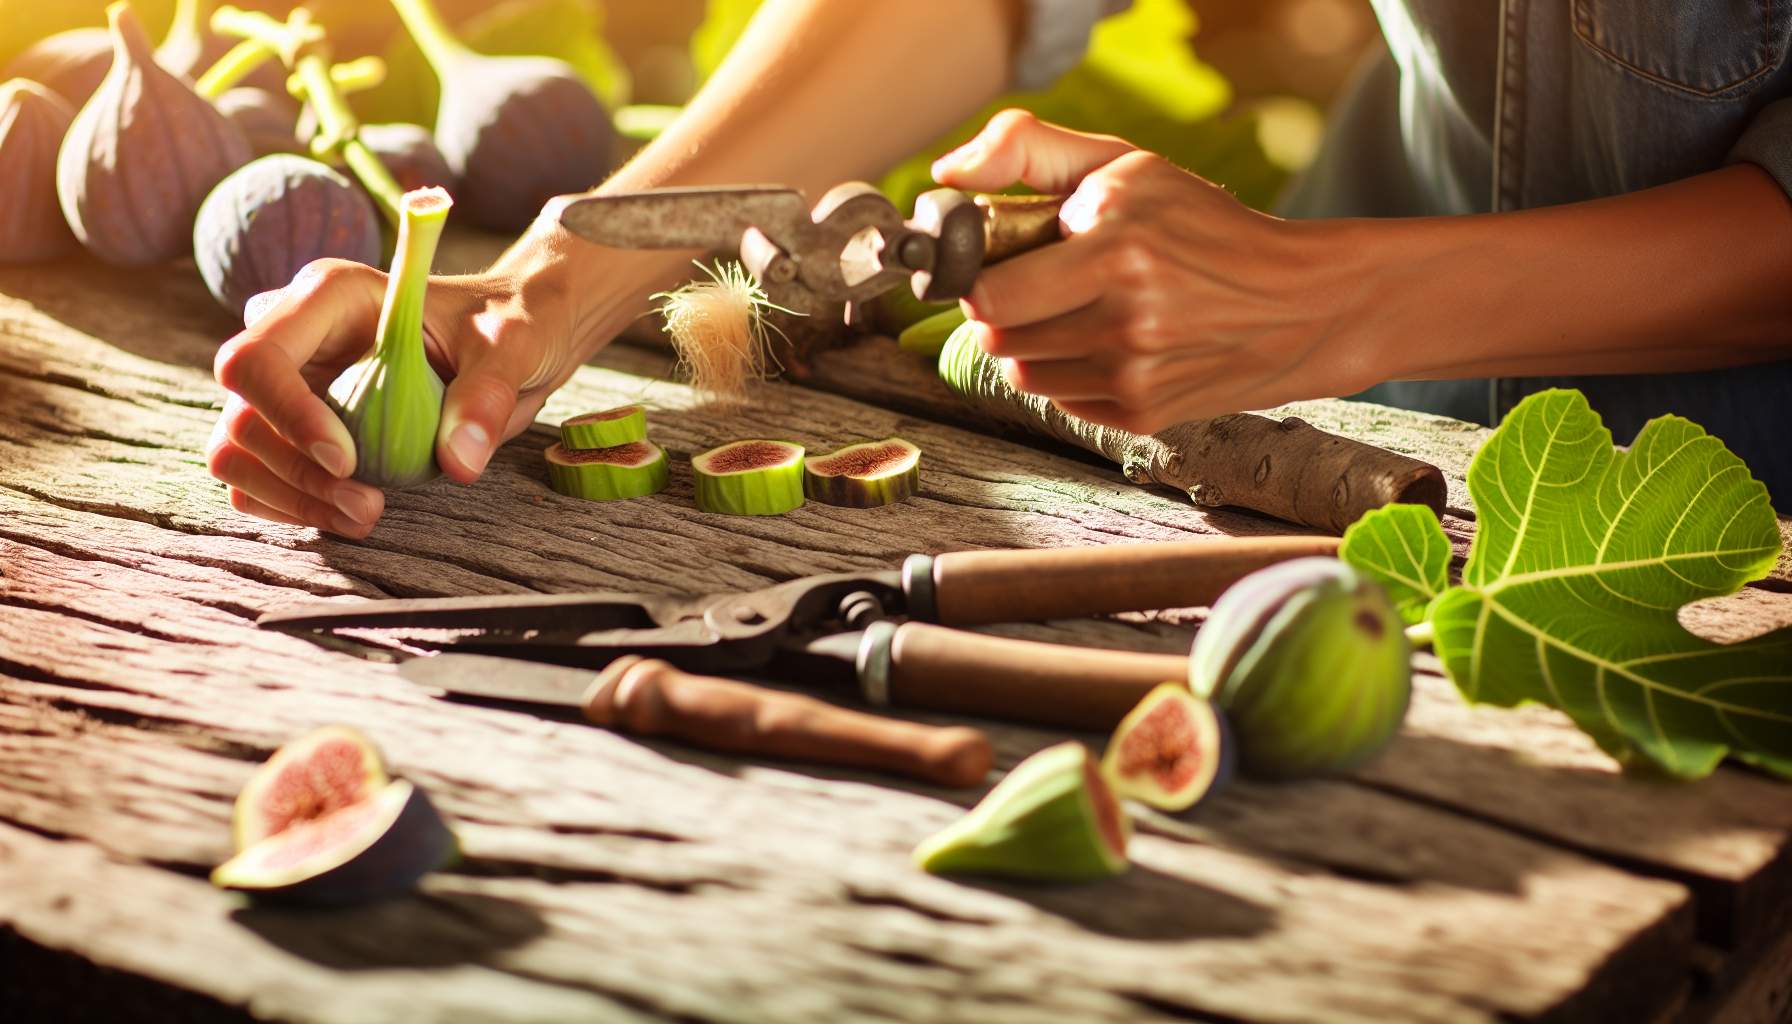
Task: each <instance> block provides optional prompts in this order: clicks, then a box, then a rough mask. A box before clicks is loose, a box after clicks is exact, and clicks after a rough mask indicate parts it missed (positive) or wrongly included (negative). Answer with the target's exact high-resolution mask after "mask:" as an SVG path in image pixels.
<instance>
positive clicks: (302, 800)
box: [232, 725, 389, 850]
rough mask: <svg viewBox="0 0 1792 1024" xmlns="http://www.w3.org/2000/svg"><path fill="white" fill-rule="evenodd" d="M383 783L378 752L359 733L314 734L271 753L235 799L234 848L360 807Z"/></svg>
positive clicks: (342, 729) (332, 728)
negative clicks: (350, 807)
mask: <svg viewBox="0 0 1792 1024" xmlns="http://www.w3.org/2000/svg"><path fill="white" fill-rule="evenodd" d="M388 781H389V780H388V778H387V776H386V766H385V763H384V762H383V761H382V760H381V759H380V754H379V751H378V750H377V749H376V748H375V747H374V745H373V741H372V740H369V739H368V738H367V737H366V736H365V735H363V734H362V733H361V732H360V731H358V730H356V729H351V728H349V727H348V726H346V725H326V726H324V727H323V728H320V729H314V730H312V731H311V732H309V733H306V734H305V735H303V736H301V737H299V738H298V739H296V740H293V741H292V742H290V743H287V744H285V745H284V746H282V747H281V748H280V749H279V750H276V751H274V756H273V757H270V758H268V760H267V762H266V763H265V764H263V765H262V766H261V767H260V768H257V769H256V770H255V773H254V774H253V775H251V776H249V782H248V784H247V785H245V786H243V790H242V792H241V793H239V794H237V798H236V810H235V814H234V818H233V821H232V839H233V840H234V841H235V844H236V849H238V850H244V849H247V848H248V847H250V846H253V845H255V844H256V843H258V842H260V841H262V840H263V839H266V838H267V837H269V836H272V835H275V834H277V833H280V832H284V831H286V830H287V829H289V828H292V827H294V826H295V825H301V824H303V823H305V822H308V821H314V820H316V819H319V818H323V817H327V816H329V815H330V814H333V813H335V812H336V811H339V810H342V809H343V808H345V807H349V806H352V805H354V804H358V803H361V802H363V801H365V800H367V799H368V798H369V797H371V796H373V794H375V793H377V792H379V791H380V790H381V789H383V788H384V787H385V786H386V783H387V782H388Z"/></svg>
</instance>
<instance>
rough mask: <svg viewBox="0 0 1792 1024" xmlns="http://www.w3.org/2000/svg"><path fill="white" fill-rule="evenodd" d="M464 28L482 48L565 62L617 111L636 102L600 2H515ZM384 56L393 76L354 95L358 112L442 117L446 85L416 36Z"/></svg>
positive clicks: (401, 38) (418, 120)
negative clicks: (438, 113) (439, 106)
mask: <svg viewBox="0 0 1792 1024" xmlns="http://www.w3.org/2000/svg"><path fill="white" fill-rule="evenodd" d="M370 2H371V0H370ZM456 30H457V31H458V32H459V34H460V37H461V38H462V39H463V40H465V41H466V44H467V45H468V46H470V47H472V48H473V49H474V50H477V51H478V52H480V53H484V54H490V55H492V56H513V55H516V56H524V55H526V56H541V57H555V58H558V59H560V60H563V61H565V62H566V63H568V64H570V65H572V67H573V70H575V71H577V72H578V73H579V76H580V77H581V78H583V79H584V80H585V82H586V83H587V84H588V85H590V86H591V89H592V91H593V92H595V93H597V97H598V98H599V99H601V100H603V101H604V105H605V106H606V107H608V108H609V109H611V110H615V109H616V108H618V107H620V106H622V105H623V104H625V103H627V102H628V97H629V90H630V82H629V74H628V67H627V65H625V64H624V63H623V61H622V59H621V58H620V57H618V56H617V55H616V52H615V51H614V50H612V49H611V48H610V45H609V44H608V43H607V42H605V41H604V33H603V11H602V9H601V8H600V6H599V5H598V4H597V3H595V2H593V0H508V2H505V3H500V4H497V5H494V6H492V7H490V8H488V9H487V10H485V11H482V12H480V13H479V14H478V15H476V16H474V17H472V18H470V19H468V20H467V21H466V22H465V23H463V24H461V25H457V26H456ZM384 57H385V60H386V81H385V82H384V83H383V84H382V85H380V86H379V87H378V88H375V89H370V90H368V91H367V92H364V93H360V94H357V95H356V96H354V97H353V98H352V102H353V106H354V108H355V112H356V114H357V115H359V116H360V118H361V119H362V120H363V121H366V122H369V123H376V122H384V121H409V122H411V123H413V124H421V125H426V126H427V125H429V124H430V123H431V122H433V121H434V119H435V109H436V100H437V98H438V96H439V95H440V88H439V86H438V85H437V83H436V78H435V74H434V73H433V72H431V71H430V70H429V65H428V64H426V63H425V62H424V60H423V54H422V53H421V52H419V51H418V49H417V46H416V44H415V43H413V42H412V41H411V38H410V36H409V35H407V34H406V33H403V32H399V33H396V34H395V36H394V38H393V41H392V43H391V45H390V46H388V47H387V48H386V51H385V53H384Z"/></svg>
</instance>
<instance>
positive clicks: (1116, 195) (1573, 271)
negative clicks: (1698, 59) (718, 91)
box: [935, 113, 1792, 431]
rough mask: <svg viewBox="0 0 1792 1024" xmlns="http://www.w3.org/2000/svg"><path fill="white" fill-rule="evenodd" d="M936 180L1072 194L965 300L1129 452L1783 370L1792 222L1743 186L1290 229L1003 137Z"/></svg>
mask: <svg viewBox="0 0 1792 1024" xmlns="http://www.w3.org/2000/svg"><path fill="white" fill-rule="evenodd" d="M935 172H936V175H938V176H939V177H940V179H941V180H942V181H943V182H945V183H947V184H951V185H956V186H959V187H964V188H975V189H995V188H1001V187H1005V186H1006V185H1008V184H1010V183H1012V182H1013V181H1016V180H1023V181H1026V182H1027V183H1028V184H1030V185H1032V186H1034V187H1035V188H1038V189H1040V190H1042V191H1072V190H1074V191H1073V192H1072V197H1071V199H1070V200H1069V201H1067V202H1066V204H1065V207H1064V213H1063V215H1062V218H1061V220H1062V223H1063V226H1064V229H1065V231H1066V234H1067V236H1068V237H1067V238H1066V240H1065V241H1064V242H1062V243H1061V244H1059V245H1056V246H1051V247H1048V248H1046V249H1044V250H1040V251H1038V252H1035V253H1029V254H1027V255H1025V256H1021V257H1017V258H1015V259H1012V260H1010V261H1008V262H1006V263H1003V264H1001V265H999V266H996V267H992V268H990V269H989V270H987V271H985V272H984V274H983V276H982V277H981V278H980V279H979V281H978V284H977V287H976V290H975V291H974V292H973V294H972V296H971V297H970V299H968V300H967V305H968V307H969V311H970V312H971V314H972V315H973V317H974V318H975V319H976V320H978V321H980V322H981V323H982V325H983V326H982V327H981V328H980V330H981V332H982V339H981V341H982V344H983V347H984V348H985V350H986V351H988V352H990V353H991V354H993V355H997V356H1001V357H1004V358H1006V359H1009V360H1011V362H1010V364H1009V367H1008V373H1009V376H1010V378H1011V380H1012V381H1013V382H1014V384H1015V385H1016V386H1017V387H1019V388H1021V389H1023V390H1027V391H1031V392H1035V393H1038V394H1043V395H1047V396H1049V397H1051V398H1052V399H1054V400H1055V401H1056V402H1057V403H1058V404H1059V405H1060V406H1062V407H1063V408H1064V409H1065V410H1066V411H1068V412H1070V413H1072V414H1075V415H1079V416H1083V417H1085V418H1088V419H1091V420H1095V421H1097V422H1101V423H1106V424H1109V425H1113V426H1118V427H1122V428H1125V429H1128V430H1135V431H1155V430H1159V429H1162V428H1163V427H1165V426H1168V425H1170V424H1172V423H1176V422H1180V421H1183V420H1187V419H1194V418H1199V417H1207V416H1214V415H1219V414H1222V413H1229V412H1237V411H1239V410H1242V409H1255V408H1264V407H1268V406H1273V405H1278V404H1281V403H1283V402H1287V401H1294V400H1299V399H1307V398H1320V397H1326V396H1332V395H1343V394H1351V393H1353V392H1355V391H1358V390H1361V389H1363V388H1365V387H1368V386H1369V385H1372V384H1375V383H1379V382H1381V381H1384V380H1394V379H1435V378H1449V377H1472V376H1483V375H1488V374H1505V375H1525V376H1530V375H1551V374H1565V373H1574V374H1585V373H1649V372H1670V371H1680V370H1693V369H1706V368H1715V367H1723V366H1736V365H1741V364H1746V363H1750V362H1760V361H1766V360H1773V359H1783V358H1788V357H1792V200H1788V198H1787V194H1786V192H1785V190H1784V189H1783V188H1781V187H1780V186H1779V185H1778V184H1776V183H1775V181H1774V179H1773V178H1772V177H1770V176H1769V175H1768V174H1767V173H1766V172H1765V171H1763V170H1762V169H1761V168H1760V167H1758V166H1754V165H1752V164H1738V165H1735V166H1730V167H1726V168H1724V169H1722V170H1717V171H1713V172H1710V173H1708V174H1703V175H1699V176H1697V177H1694V178H1689V179H1687V180H1685V181H1681V182H1677V183H1674V184H1671V185H1666V186H1662V187H1660V188H1655V189H1649V190H1647V191H1643V192H1637V193H1634V194H1630V195H1625V196H1619V197H1615V198H1611V199H1602V200H1597V201H1592V202H1584V203H1575V204H1569V205H1563V206H1558V207H1553V208H1548V209H1539V210H1532V211H1525V212H1520V213H1501V214H1487V215H1478V216H1463V217H1447V218H1422V219H1409V220H1332V221H1283V220H1278V219H1276V218H1274V217H1270V216H1267V215H1264V214H1260V213H1257V212H1254V211H1252V210H1249V209H1247V208H1245V207H1244V206H1243V205H1241V204H1240V203H1238V202H1237V201H1236V200H1235V199H1233V198H1232V196H1231V195H1230V194H1228V193H1227V192H1225V190H1223V189H1221V188H1219V187H1217V186H1214V185H1212V184H1211V183H1208V182H1206V181H1203V180H1201V179H1200V178H1197V177H1195V176H1193V175H1190V174H1188V173H1186V172H1184V171H1182V170H1179V169H1177V168H1175V167H1173V166H1171V165H1170V164H1168V163H1166V162H1165V161H1163V160H1162V159H1160V158H1158V157H1155V156H1152V155H1151V154H1148V153H1143V152H1139V151H1136V150H1133V149H1132V148H1131V147H1129V146H1127V145H1126V144H1125V143H1123V142H1120V141H1118V140H1115V139H1109V138H1104V137H1100V136H1087V135H1081V134H1079V133H1075V132H1069V131H1066V130H1064V129H1061V128H1056V127H1054V126H1051V125H1045V124H1041V123H1039V122H1038V121H1036V120H1034V119H1032V118H1030V117H1028V116H1026V115H1024V114H1019V113H1009V114H1004V115H1001V116H998V117H997V118H996V119H994V120H993V121H992V122H991V124H990V127H989V128H988V129H987V130H986V131H985V132H984V134H983V135H982V136H980V137H979V139H978V140H974V141H973V143H972V144H970V145H969V146H967V147H966V149H965V150H961V151H959V152H956V153H953V154H948V156H946V157H945V158H942V160H941V161H940V162H939V163H938V164H937V165H936V167H935Z"/></svg>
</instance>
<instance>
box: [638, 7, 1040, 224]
mask: <svg viewBox="0 0 1792 1024" xmlns="http://www.w3.org/2000/svg"><path fill="white" fill-rule="evenodd" d="M1018 10H1019V4H1018V0H902V2H901V3H866V2H865V0H767V3H766V4H765V5H764V6H763V7H762V8H760V10H759V13H758V14H757V15H756V16H755V17H754V19H753V22H752V25H751V26H750V27H749V29H748V31H747V33H746V34H745V35H744V36H742V37H741V39H740V41H739V42H738V43H737V44H736V45H735V47H734V49H733V50H732V51H730V53H729V55H728V59H727V60H726V61H725V62H724V63H723V64H722V66H721V67H720V68H719V69H718V70H717V71H716V73H715V75H714V76H712V77H711V78H710V80H709V81H708V82H706V83H705V84H704V86H703V88H702V90H701V91H700V92H699V93H698V94H697V96H696V98H695V99H693V100H692V101H691V103H690V104H689V106H687V107H686V108H685V111H684V113H683V114H682V115H680V116H679V118H678V120H677V121H676V122H675V123H674V124H673V125H672V126H671V127H670V128H669V129H668V130H667V131H666V133H665V134H664V135H662V136H661V137H660V138H658V139H656V140H654V142H653V143H652V144H650V145H648V146H647V147H646V148H645V149H644V150H642V152H641V153H640V154H639V155H637V156H636V158H635V159H634V160H632V161H630V163H629V165H628V166H627V167H625V168H623V169H622V170H621V171H620V172H618V173H617V174H616V175H615V177H614V178H612V179H611V180H610V181H609V182H607V183H605V185H604V186H603V188H604V190H606V191H607V190H615V189H635V188H642V187H647V186H653V185H707V184H728V183H736V182H775V183H780V184H788V185H794V186H796V187H798V188H801V189H803V190H805V191H806V192H809V193H810V194H811V197H812V198H819V194H820V192H821V191H823V190H825V189H827V188H830V187H832V186H833V185H836V184H838V183H840V182H841V181H845V180H849V179H853V178H864V177H869V176H872V175H875V174H879V173H881V172H882V171H884V170H885V169H886V168H888V167H889V166H891V165H892V164H894V163H895V162H896V161H898V160H901V159H902V158H904V157H906V156H908V155H910V154H912V153H914V152H915V151H917V150H919V149H920V148H921V147H922V146H924V145H926V144H927V143H929V142H931V141H933V140H934V139H935V138H937V137H939V136H940V135H941V134H943V133H944V132H945V131H946V130H948V129H949V128H951V127H952V126H953V125H955V124H957V123H959V122H960V121H962V120H964V119H965V118H966V117H967V116H969V115H970V114H971V113H972V112H973V111H975V110H976V109H977V108H978V107H979V106H981V105H982V104H984V103H987V102H988V101H989V100H990V99H992V98H993V97H994V96H995V95H996V94H997V93H999V92H1000V91H1001V89H1002V87H1003V85H1004V84H1005V83H1006V82H1007V80H1008V75H1009V58H1010V52H1011V50H1012V48H1013V43H1014V39H1015V34H1016V32H1017V30H1018V13H1017V12H1018Z"/></svg>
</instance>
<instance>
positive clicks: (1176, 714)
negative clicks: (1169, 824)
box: [1101, 683, 1233, 811]
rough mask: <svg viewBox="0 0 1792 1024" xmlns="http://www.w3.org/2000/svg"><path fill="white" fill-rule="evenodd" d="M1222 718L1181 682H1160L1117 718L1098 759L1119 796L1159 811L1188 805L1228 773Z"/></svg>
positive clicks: (1229, 751)
mask: <svg viewBox="0 0 1792 1024" xmlns="http://www.w3.org/2000/svg"><path fill="white" fill-rule="evenodd" d="M1232 759H1233V753H1232V737H1231V735H1230V734H1229V732H1228V730H1227V728H1226V718H1225V716H1224V715H1222V714H1220V712H1219V709H1217V708H1215V707H1214V706H1213V705H1212V704H1210V703H1208V702H1207V701H1204V700H1202V699H1200V698H1199V697H1196V696H1195V695H1194V694H1192V693H1190V692H1189V689H1188V686H1187V685H1186V684H1184V683H1164V684H1163V685H1162V686H1159V687H1157V688H1156V689H1154V690H1152V691H1151V692H1150V693H1148V694H1146V695H1145V699H1144V700H1142V701H1140V702H1139V704H1138V706H1137V707H1135V708H1133V709H1132V711H1131V712H1129V713H1128V714H1127V716H1126V717H1125V718H1124V719H1122V720H1121V722H1120V725H1119V727H1118V728H1116V729H1115V730H1114V736H1113V738H1112V739H1110V740H1108V749H1107V752H1106V753H1105V754H1103V755H1102V759H1101V774H1102V777H1103V778H1105V779H1107V780H1108V785H1110V786H1112V787H1113V789H1114V792H1115V794H1116V795H1118V796H1120V797H1121V798H1122V799H1128V800H1137V801H1139V802H1140V803H1146V804H1150V805H1151V806H1153V807H1155V808H1157V809H1158V810H1160V811H1180V810H1185V809H1187V808H1190V807H1193V806H1194V805H1195V804H1197V803H1200V802H1201V801H1202V800H1204V799H1206V798H1207V797H1208V796H1209V795H1211V794H1213V793H1215V792H1217V791H1218V790H1219V789H1220V788H1221V787H1223V786H1224V785H1225V784H1226V783H1227V782H1228V781H1229V780H1230V779H1231V777H1232Z"/></svg>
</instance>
